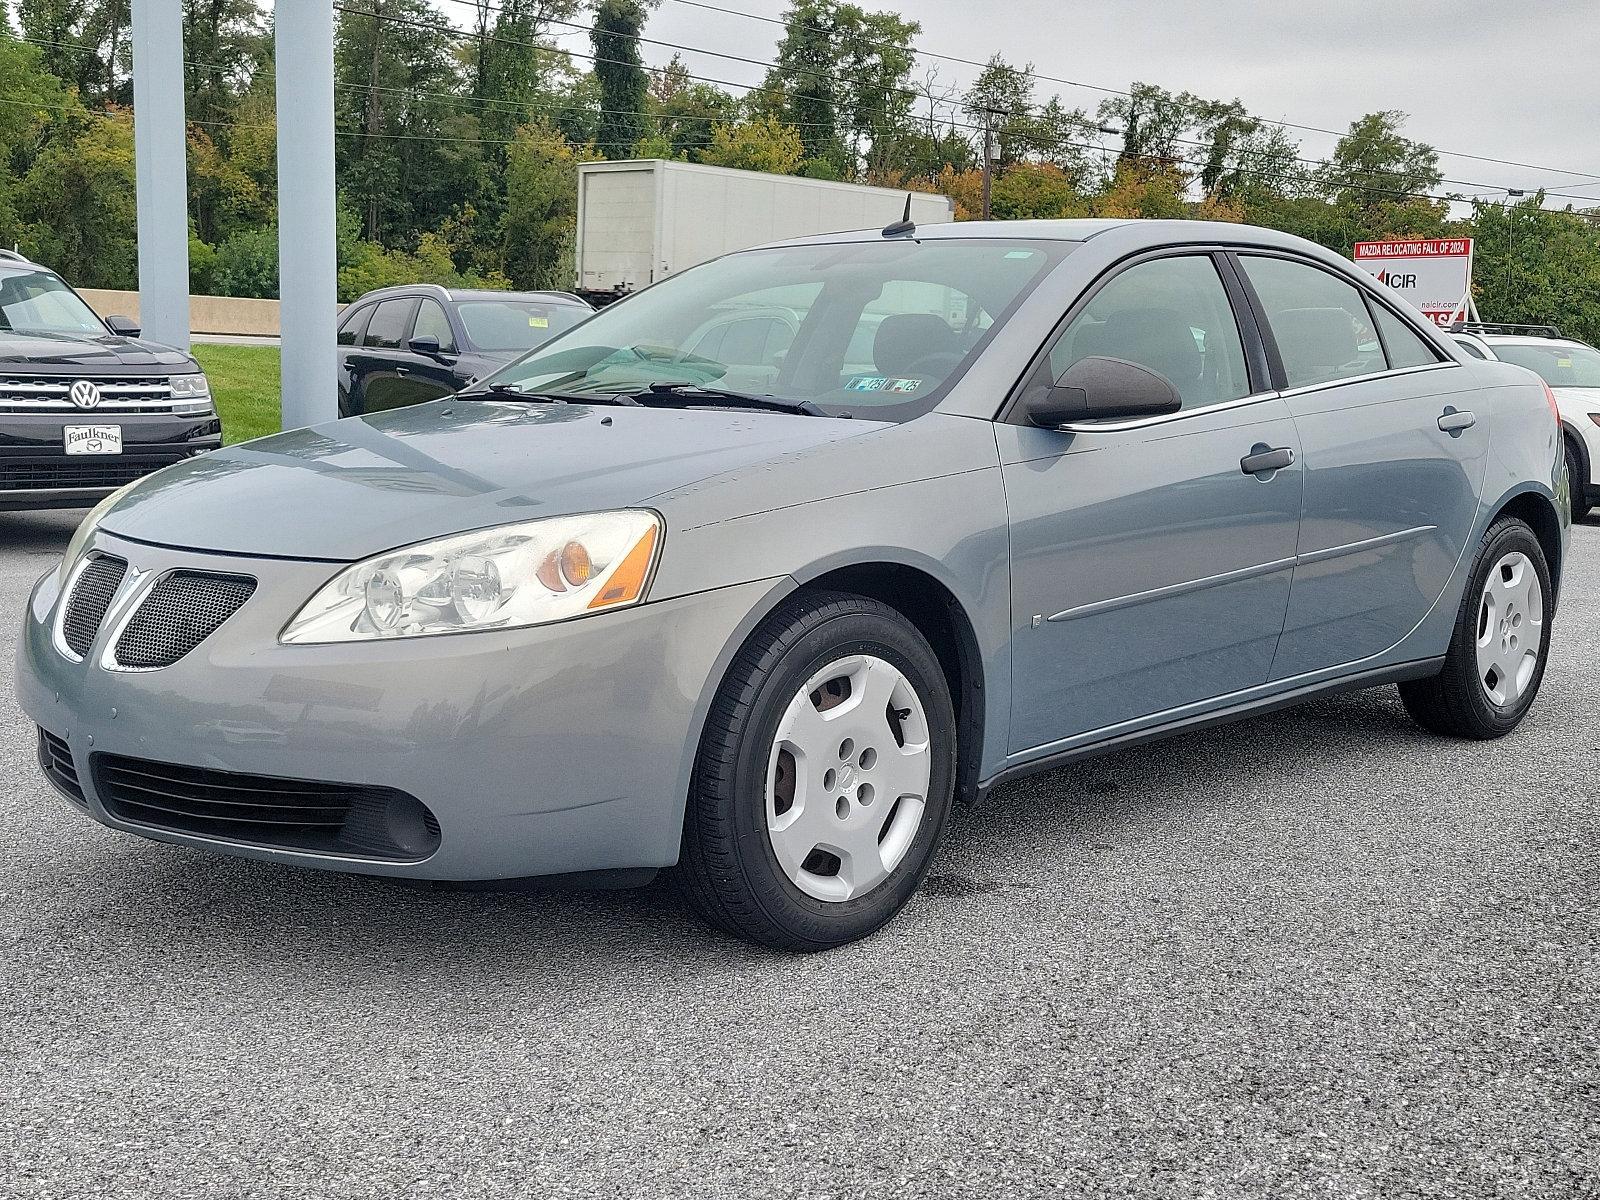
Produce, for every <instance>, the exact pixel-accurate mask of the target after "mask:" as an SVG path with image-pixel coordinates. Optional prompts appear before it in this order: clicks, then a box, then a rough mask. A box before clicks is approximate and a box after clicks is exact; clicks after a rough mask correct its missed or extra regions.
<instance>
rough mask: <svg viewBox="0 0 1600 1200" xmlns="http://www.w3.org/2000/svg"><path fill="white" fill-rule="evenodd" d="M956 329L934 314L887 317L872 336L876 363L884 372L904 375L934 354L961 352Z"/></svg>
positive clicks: (881, 372) (873, 361)
mask: <svg viewBox="0 0 1600 1200" xmlns="http://www.w3.org/2000/svg"><path fill="white" fill-rule="evenodd" d="M960 352H961V347H960V346H959V345H958V344H957V338H956V331H955V330H954V329H951V328H950V326H949V324H948V323H947V322H946V321H945V320H944V318H942V317H937V316H935V315H934V314H933V313H897V314H895V315H894V316H892V317H885V318H884V319H883V321H882V322H881V323H880V324H879V325H878V333H877V336H876V337H874V338H873V339H872V363H873V365H874V366H875V367H877V369H878V371H879V373H880V374H883V375H903V374H905V373H907V372H908V371H910V369H911V368H912V367H913V366H915V365H916V364H917V363H919V362H921V361H922V360H923V359H925V358H927V357H929V356H930V355H934V354H941V353H946V354H948V353H954V354H959V353H960Z"/></svg>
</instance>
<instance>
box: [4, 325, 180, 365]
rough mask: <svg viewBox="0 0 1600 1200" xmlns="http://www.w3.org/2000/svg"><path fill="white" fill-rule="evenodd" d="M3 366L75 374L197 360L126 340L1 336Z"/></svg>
mask: <svg viewBox="0 0 1600 1200" xmlns="http://www.w3.org/2000/svg"><path fill="white" fill-rule="evenodd" d="M0 363H22V364H26V365H27V368H28V371H29V372H30V373H32V374H40V375H55V374H74V373H76V372H78V371H81V370H83V369H86V368H87V369H91V370H103V371H120V370H124V369H126V368H135V369H138V368H144V369H146V370H148V369H150V368H156V367H187V368H190V369H193V365H194V360H193V359H191V358H190V357H189V356H188V355H187V354H184V353H183V352H182V351H180V350H174V349H172V348H171V347H170V346H160V345H157V344H156V343H155V342H146V341H141V340H139V339H138V338H125V337H112V336H109V335H108V336H103V337H71V336H68V335H67V334H56V333H6V334H0Z"/></svg>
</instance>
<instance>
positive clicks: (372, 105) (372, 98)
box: [361, 0, 383, 242]
mask: <svg viewBox="0 0 1600 1200" xmlns="http://www.w3.org/2000/svg"><path fill="white" fill-rule="evenodd" d="M382 50H383V0H372V66H371V68H370V69H369V70H368V72H367V140H366V144H365V145H364V146H363V147H362V148H361V155H362V157H363V158H365V157H366V156H368V155H370V154H371V153H372V143H373V141H374V139H376V137H377V136H378V134H379V132H380V131H381V130H382V126H383V103H382V101H381V100H379V99H378V97H379V92H378V60H379V56H380V55H381V53H382ZM367 187H368V189H369V190H368V192H367V241H369V242H375V241H377V240H378V193H377V191H376V190H372V181H371V179H368V181H367Z"/></svg>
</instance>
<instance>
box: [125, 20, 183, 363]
mask: <svg viewBox="0 0 1600 1200" xmlns="http://www.w3.org/2000/svg"><path fill="white" fill-rule="evenodd" d="M132 17H133V21H132V25H133V109H134V113H135V117H134V122H133V162H134V173H135V174H134V177H135V184H134V197H135V200H134V203H135V205H136V207H137V210H138V227H139V323H140V324H141V325H143V326H144V332H145V333H146V334H147V335H148V336H149V337H150V339H151V340H152V341H157V342H161V343H163V344H165V345H168V346H176V347H177V348H178V349H180V350H187V349H188V348H189V184H188V161H187V155H188V147H187V146H186V144H185V139H184V111H183V9H182V7H181V6H180V5H177V4H174V3H172V0H133V12H132Z"/></svg>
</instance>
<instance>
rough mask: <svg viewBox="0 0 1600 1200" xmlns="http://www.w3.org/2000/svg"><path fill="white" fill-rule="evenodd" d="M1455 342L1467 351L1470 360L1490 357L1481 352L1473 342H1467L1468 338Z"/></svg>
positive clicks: (1457, 339) (1458, 339)
mask: <svg viewBox="0 0 1600 1200" xmlns="http://www.w3.org/2000/svg"><path fill="white" fill-rule="evenodd" d="M1455 341H1456V345H1458V346H1460V347H1461V348H1462V349H1463V350H1465V351H1466V352H1467V355H1468V357H1470V358H1483V359H1487V358H1488V357H1489V356H1488V355H1487V354H1485V353H1484V352H1483V351H1482V350H1479V349H1478V348H1477V347H1476V346H1474V345H1473V344H1472V343H1471V342H1469V341H1467V339H1466V338H1456V340H1455Z"/></svg>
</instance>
